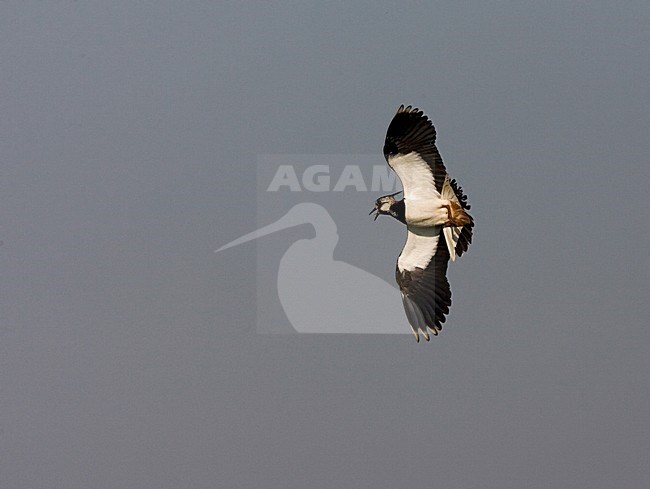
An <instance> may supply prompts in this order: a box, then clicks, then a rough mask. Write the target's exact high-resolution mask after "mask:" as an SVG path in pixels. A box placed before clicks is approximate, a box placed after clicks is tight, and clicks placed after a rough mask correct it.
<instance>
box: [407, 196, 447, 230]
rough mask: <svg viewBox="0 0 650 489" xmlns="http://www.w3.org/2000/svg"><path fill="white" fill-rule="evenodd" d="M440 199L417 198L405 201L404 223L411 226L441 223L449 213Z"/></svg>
mask: <svg viewBox="0 0 650 489" xmlns="http://www.w3.org/2000/svg"><path fill="white" fill-rule="evenodd" d="M444 203H445V201H444V200H442V199H435V198H434V199H417V200H409V201H407V202H406V223H407V224H410V225H413V226H421V227H429V226H440V225H443V224H444V223H445V222H447V220H448V219H449V213H448V211H447V208H446V207H443V204H444Z"/></svg>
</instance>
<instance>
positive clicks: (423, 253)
mask: <svg viewBox="0 0 650 489" xmlns="http://www.w3.org/2000/svg"><path fill="white" fill-rule="evenodd" d="M435 141H436V130H435V128H434V127H433V124H432V123H431V121H430V120H429V118H428V117H427V116H425V115H424V114H423V113H422V111H420V110H419V109H417V108H411V106H408V107H404V106H403V105H402V106H400V108H399V109H398V110H397V114H395V117H393V120H392V121H391V123H390V125H389V126H388V131H387V133H386V141H385V144H384V156H385V157H386V161H387V162H388V165H389V166H390V167H391V168H392V169H393V170H394V171H395V173H397V176H398V177H399V179H400V181H401V182H402V188H403V192H404V198H403V199H402V200H399V201H398V200H396V199H395V195H396V194H392V195H387V196H384V197H380V198H379V199H377V201H376V203H375V208H374V209H373V211H372V212H375V219H376V218H377V216H379V215H380V214H386V215H390V216H392V217H394V218H395V219H397V220H399V221H400V222H402V223H404V224H406V228H407V238H406V243H405V244H404V248H403V249H402V252H401V253H400V255H399V257H398V259H397V268H396V270H395V277H396V280H397V284H398V285H399V288H400V292H401V294H402V302H403V304H404V310H405V311H406V316H407V318H408V321H409V323H410V324H411V328H412V329H413V333H414V334H415V337H416V339H417V340H418V341H419V340H420V336H419V333H420V332H421V333H422V334H423V336H424V337H425V338H426V339H427V341H428V340H429V331H431V332H432V333H433V334H434V335H437V334H438V332H439V331H440V330H441V329H442V323H444V322H445V319H446V316H447V314H449V306H450V305H451V289H450V287H449V282H448V280H447V265H448V263H449V260H452V261H453V260H455V259H456V258H457V257H459V256H461V255H462V254H463V253H464V252H465V251H467V248H468V246H469V244H470V243H471V242H472V228H473V227H474V220H473V218H472V217H471V216H470V215H469V214H468V213H467V210H469V208H470V206H469V204H467V197H466V196H465V195H464V194H463V191H462V188H461V187H459V186H458V185H457V184H456V181H455V180H451V179H450V177H449V175H448V174H447V170H446V168H445V165H444V164H443V162H442V158H441V157H440V153H438V149H437V148H436V144H435ZM398 193H399V192H398ZM372 212H371V213H372Z"/></svg>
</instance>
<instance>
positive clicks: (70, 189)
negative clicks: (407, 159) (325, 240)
mask: <svg viewBox="0 0 650 489" xmlns="http://www.w3.org/2000/svg"><path fill="white" fill-rule="evenodd" d="M649 25H650V6H649V4H648V2H647V1H645V0H644V1H626V2H613V1H612V2H602V1H593V2H578V1H575V2H565V1H549V2H539V1H522V2H506V1H502V2H496V1H486V2H477V1H474V2H415V1H411V2H394V1H389V2H384V1H377V2H363V3H361V2H358V3H348V2H314V3H305V2H276V3H273V4H272V3H270V2H269V3H266V2H264V3H263V2H246V3H244V2H228V3H224V2H207V1H204V2H176V1H170V0H158V1H151V2H133V1H39V2H31V1H21V2H17V1H5V2H1V3H0V59H1V63H2V65H1V70H0V79H1V83H0V104H2V107H1V116H0V124H1V128H0V240H2V243H3V244H2V246H1V247H0V308H1V309H0V322H1V323H0V488H2V489H20V488H25V489H38V488H47V489H51V488H62V489H76V488H78V489H100V488H101V489H103V488H115V489H127V488H138V489H149V488H151V489H167V488H169V489H179V488H187V489H201V488H221V487H224V488H282V489H293V488H373V489H374V488H395V487H432V488H445V489H470V488H477V489H479V488H480V489H491V488H494V489H497V488H498V489H519V488H524V487H525V488H552V489H563V488H567V489H569V488H570V489H582V488H585V489H587V488H589V489H606V488H612V487H616V488H629V489H638V488H641V487H648V486H650V463H649V460H650V416H649V415H648V412H649V408H648V406H649V405H650V381H649V380H648V371H649V370H650V355H649V353H648V351H649V347H650V328H649V325H648V323H649V322H650V321H649V318H650V305H649V295H650V294H649V292H650V280H649V276H650V271H649V266H650V265H649V260H648V242H649V238H650V233H649V226H648V220H649V218H650V212H649V209H648V198H647V196H646V193H647V187H648V183H649V181H650V178H649V177H650V175H649V170H648V155H649V154H650V115H649V114H650V110H649V109H650V28H649V27H648V26H649ZM401 103H409V104H414V105H417V106H419V107H421V108H422V109H424V110H425V111H426V113H427V114H428V115H429V116H430V117H431V118H432V119H433V121H434V122H435V124H436V127H437V129H438V134H439V148H440V150H441V152H442V155H443V158H444V160H445V163H446V164H447V166H448V168H450V170H451V171H453V174H454V176H455V177H457V178H458V179H459V180H460V182H461V184H462V185H463V187H464V188H465V190H466V191H467V193H468V195H469V200H470V202H471V204H472V206H473V207H472V210H473V215H474V216H475V218H476V221H477V228H476V234H475V242H474V244H473V245H472V247H471V248H470V251H469V253H468V254H467V256H465V257H463V259H462V260H460V261H459V262H457V263H456V264H454V266H453V267H452V270H451V271H450V280H451V282H452V287H453V291H454V306H453V309H452V313H451V315H450V318H449V321H448V323H447V325H446V327H445V329H444V331H443V334H442V335H441V336H440V337H438V338H435V341H433V340H432V342H431V343H428V344H427V343H424V344H423V343H420V344H416V343H415V342H414V341H413V338H412V337H410V336H408V335H406V336H403V335H392V336H391V335H387V336H370V335H298V334H293V335H291V334H290V335H262V334H258V333H257V332H256V328H255V323H256V308H255V295H256V289H255V287H256V281H255V274H254V271H253V270H254V268H253V263H254V260H255V256H256V255H255V248H256V245H255V244H250V245H248V246H242V247H239V248H236V249H233V250H229V254H228V255H227V256H226V255H219V254H217V255H215V254H214V253H213V250H214V249H215V248H217V247H219V246H221V245H222V244H224V243H226V242H228V241H230V240H232V239H234V238H236V237H238V236H240V235H243V234H245V233H247V232H250V231H252V230H253V229H255V228H256V227H257V223H256V199H257V196H256V187H255V184H254V181H255V167H256V157H257V155H259V154H269V153H271V154H273V153H289V154H297V153H302V154H305V153H306V154H327V153H339V154H341V153H343V154H346V153H348V154H370V153H373V152H376V153H377V156H378V160H377V161H378V162H382V161H383V157H382V156H381V148H382V145H383V137H384V135H385V131H386V127H387V124H388V122H389V121H390V118H391V117H392V115H393V114H394V111H395V109H396V108H397V107H398V106H399V104H401ZM367 197H368V198H367V200H368V202H372V201H373V200H374V199H375V198H376V197H377V195H373V194H372V193H369V194H368V195H367ZM369 208H370V206H369V205H367V204H366V202H365V199H364V201H363V206H361V205H360V206H359V208H358V209H350V212H359V222H360V223H363V224H359V227H357V228H349V229H348V228H341V229H339V235H340V243H342V244H345V246H342V247H341V249H342V251H341V254H340V255H339V256H337V258H339V259H341V260H345V261H348V262H350V263H354V264H355V265H357V266H360V267H362V268H364V269H367V270H372V271H373V272H375V273H377V274H380V273H386V276H387V277H390V275H391V274H392V266H393V263H394V259H395V255H396V253H395V249H394V247H393V246H392V245H386V243H385V241H383V240H382V239H383V238H384V237H385V236H387V235H388V234H390V235H391V239H393V236H394V239H396V240H397V241H396V242H397V243H400V242H401V240H402V237H401V236H398V231H399V227H398V226H397V225H395V226H390V223H388V222H384V223H382V224H379V225H376V226H371V225H370V223H369V222H368V221H369V218H368V216H367V212H368V210H369ZM375 224H376V223H375ZM389 231H390V233H389ZM305 236H309V231H308V230H307V228H304V229H303V228H295V229H293V230H291V231H287V233H285V234H281V235H276V236H274V237H273V238H271V237H269V238H268V239H273V240H281V241H283V242H285V243H286V245H287V246H289V245H290V244H291V243H292V242H293V240H295V239H298V238H300V237H305ZM259 243H261V242H258V245H257V246H260V244H259ZM386 268H388V271H386V272H382V270H385V269H386Z"/></svg>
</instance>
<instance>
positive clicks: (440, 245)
mask: <svg viewBox="0 0 650 489" xmlns="http://www.w3.org/2000/svg"><path fill="white" fill-rule="evenodd" d="M442 229H443V228H442V227H441V226H435V227H431V228H415V227H408V236H407V239H406V243H405V244H404V248H403V249H402V252H401V253H400V255H399V258H398V259H397V269H396V270H395V278H396V280H397V285H399V288H400V292H401V293H402V303H403V304H404V310H405V311H406V317H407V318H408V320H409V323H410V324H411V328H412V329H413V332H414V333H415V336H416V338H417V339H418V341H419V338H420V337H419V334H418V333H419V332H422V334H423V335H424V337H425V338H426V339H427V340H428V339H429V330H431V331H432V333H433V334H434V335H437V334H438V332H439V331H440V330H441V329H442V323H444V322H445V319H446V317H445V316H446V315H447V314H449V306H450V305H451V289H450V288H449V282H448V281H447V264H448V263H449V250H448V248H447V245H446V243H444V240H445V238H444V237H443V232H442Z"/></svg>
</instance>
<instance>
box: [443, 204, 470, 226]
mask: <svg viewBox="0 0 650 489" xmlns="http://www.w3.org/2000/svg"><path fill="white" fill-rule="evenodd" d="M442 207H444V208H445V209H447V222H445V223H444V224H443V226H444V227H460V226H464V225H465V224H469V223H470V222H471V219H470V217H469V216H468V215H467V213H466V212H465V211H464V210H463V208H462V207H461V206H460V205H458V204H457V203H456V202H454V201H452V200H449V201H447V203H446V204H442Z"/></svg>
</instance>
